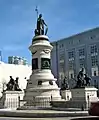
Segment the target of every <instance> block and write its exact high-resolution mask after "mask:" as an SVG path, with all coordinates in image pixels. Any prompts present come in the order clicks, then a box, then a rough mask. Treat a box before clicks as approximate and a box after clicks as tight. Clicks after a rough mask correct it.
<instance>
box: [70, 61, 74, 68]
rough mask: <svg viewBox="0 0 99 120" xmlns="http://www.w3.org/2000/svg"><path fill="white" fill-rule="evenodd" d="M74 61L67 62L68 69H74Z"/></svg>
mask: <svg viewBox="0 0 99 120" xmlns="http://www.w3.org/2000/svg"><path fill="white" fill-rule="evenodd" d="M74 64H75V63H74V60H72V61H69V69H73V68H74Z"/></svg>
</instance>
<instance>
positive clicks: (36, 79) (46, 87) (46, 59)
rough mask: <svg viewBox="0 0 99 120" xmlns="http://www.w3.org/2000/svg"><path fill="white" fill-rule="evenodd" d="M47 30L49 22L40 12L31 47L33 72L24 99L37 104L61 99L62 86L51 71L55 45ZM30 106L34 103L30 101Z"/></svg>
mask: <svg viewBox="0 0 99 120" xmlns="http://www.w3.org/2000/svg"><path fill="white" fill-rule="evenodd" d="M44 26H46V28H45V27H44ZM47 31H48V27H47V24H46V23H45V21H44V20H43V19H42V14H39V17H38V18H37V27H36V29H35V31H34V32H35V36H34V37H33V39H32V44H31V45H30V47H29V50H30V51H31V53H32V74H31V76H30V79H29V80H27V86H26V89H25V90H24V91H25V95H24V100H25V101H27V103H28V102H29V101H32V103H35V106H40V104H42V102H44V101H49V102H50V100H53V101H55V100H60V99H61V96H60V88H58V86H57V84H56V80H57V79H56V78H54V76H53V74H52V72H51V57H50V53H51V50H52V48H53V47H52V45H51V44H50V42H49V38H48V36H47ZM29 106H32V104H31V103H30V104H29Z"/></svg>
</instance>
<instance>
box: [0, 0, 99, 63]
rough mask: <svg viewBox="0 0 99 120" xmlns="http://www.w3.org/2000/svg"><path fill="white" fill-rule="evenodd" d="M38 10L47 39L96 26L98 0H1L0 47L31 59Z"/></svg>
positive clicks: (9, 53)
mask: <svg viewBox="0 0 99 120" xmlns="http://www.w3.org/2000/svg"><path fill="white" fill-rule="evenodd" d="M36 6H38V10H39V13H42V15H43V19H44V20H45V22H46V23H47V25H48V36H49V38H50V42H53V41H56V40H59V39H62V38H65V37H69V36H71V35H74V34H77V33H80V32H83V31H85V30H88V29H92V28H95V27H99V0H0V50H1V51H2V60H3V61H4V62H7V61H8V56H21V57H25V58H26V59H27V60H28V62H29V63H31V53H30V51H29V49H28V47H29V46H30V45H31V42H32V38H33V36H34V29H35V27H36V19H37V14H36V11H35V8H36Z"/></svg>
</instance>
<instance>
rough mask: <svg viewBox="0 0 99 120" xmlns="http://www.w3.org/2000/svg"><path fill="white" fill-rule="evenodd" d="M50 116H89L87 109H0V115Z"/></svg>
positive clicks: (23, 116)
mask: <svg viewBox="0 0 99 120" xmlns="http://www.w3.org/2000/svg"><path fill="white" fill-rule="evenodd" d="M2 116H4V117H22V118H48V117H49V118H50V117H53V118H54V117H80V116H89V115H88V111H59V110H36V109H35V110H10V109H8V110H7V109H5V110H4V109H0V117H2Z"/></svg>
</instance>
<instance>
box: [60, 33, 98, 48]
mask: <svg viewBox="0 0 99 120" xmlns="http://www.w3.org/2000/svg"><path fill="white" fill-rule="evenodd" d="M95 38H96V36H95V35H92V36H90V37H89V39H91V40H92V39H95ZM89 39H88V40H89ZM76 42H77V41H76ZM78 42H79V43H80V42H81V40H78ZM73 43H74V41H73V40H72V41H69V44H73ZM63 47H64V45H63V44H60V45H59V48H63Z"/></svg>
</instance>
